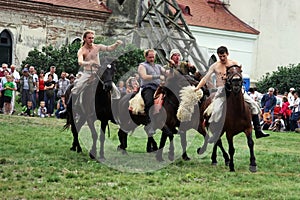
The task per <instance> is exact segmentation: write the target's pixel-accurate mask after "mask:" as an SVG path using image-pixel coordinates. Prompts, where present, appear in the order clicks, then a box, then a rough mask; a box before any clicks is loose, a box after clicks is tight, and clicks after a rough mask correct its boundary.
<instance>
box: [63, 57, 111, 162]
mask: <svg viewBox="0 0 300 200" xmlns="http://www.w3.org/2000/svg"><path fill="white" fill-rule="evenodd" d="M115 72H116V63H115V61H114V60H113V59H112V58H105V59H104V62H103V64H102V65H101V66H100V67H99V69H98V71H97V72H96V73H95V74H93V75H92V78H91V79H93V81H89V82H90V83H88V85H87V86H86V87H85V89H84V91H82V94H79V95H77V97H76V99H82V100H80V102H84V103H80V106H78V105H74V102H73V103H72V98H73V97H72V95H73V94H72V95H71V89H72V87H73V86H71V87H69V88H68V90H67V91H66V102H68V105H67V122H66V124H65V126H64V129H67V128H69V127H70V126H71V131H72V134H73V144H72V147H71V150H73V151H76V150H77V152H81V151H82V148H81V146H80V144H79V140H78V133H79V131H80V129H81V128H82V126H83V125H84V124H85V122H87V124H88V126H89V128H90V130H91V134H92V139H93V144H92V148H91V150H90V152H89V156H90V158H92V159H96V157H97V149H96V143H97V138H98V134H97V131H96V129H95V126H94V122H95V121H96V120H97V119H98V120H100V121H101V129H100V161H102V160H104V159H105V157H104V141H105V130H106V127H107V125H108V121H109V120H111V121H113V122H114V118H113V115H112V108H111V103H112V100H111V90H112V86H113V85H112V84H113V78H114V75H115ZM74 107H76V108H74ZM73 108H74V109H73ZM76 117H78V119H77V120H75V118H76Z"/></svg>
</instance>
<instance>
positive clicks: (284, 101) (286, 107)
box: [279, 96, 291, 131]
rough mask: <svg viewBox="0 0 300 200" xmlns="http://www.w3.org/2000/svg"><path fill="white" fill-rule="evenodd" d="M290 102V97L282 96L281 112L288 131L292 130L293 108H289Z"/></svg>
mask: <svg viewBox="0 0 300 200" xmlns="http://www.w3.org/2000/svg"><path fill="white" fill-rule="evenodd" d="M289 106H290V103H289V101H288V98H287V97H286V96H283V97H282V106H281V110H280V112H279V113H280V114H282V119H283V121H284V124H285V128H286V131H289V130H290V116H291V110H290V109H289Z"/></svg>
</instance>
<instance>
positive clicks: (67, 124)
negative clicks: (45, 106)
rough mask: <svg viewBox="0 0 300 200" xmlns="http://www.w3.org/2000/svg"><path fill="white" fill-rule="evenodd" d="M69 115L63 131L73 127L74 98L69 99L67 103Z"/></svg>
mask: <svg viewBox="0 0 300 200" xmlns="http://www.w3.org/2000/svg"><path fill="white" fill-rule="evenodd" d="M66 113H67V115H66V124H65V125H64V126H63V131H65V130H67V129H69V128H70V126H71V125H72V121H73V120H74V119H73V112H72V97H70V98H69V99H68V102H67V112H66Z"/></svg>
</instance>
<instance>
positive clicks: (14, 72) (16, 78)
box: [10, 65, 20, 114]
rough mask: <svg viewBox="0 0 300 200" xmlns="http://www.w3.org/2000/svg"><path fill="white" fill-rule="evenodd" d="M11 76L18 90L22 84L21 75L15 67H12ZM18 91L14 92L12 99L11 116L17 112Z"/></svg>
mask: <svg viewBox="0 0 300 200" xmlns="http://www.w3.org/2000/svg"><path fill="white" fill-rule="evenodd" d="M10 74H11V75H12V77H13V83H14V84H15V88H16V90H17V89H18V86H19V83H20V74H19V72H18V71H17V70H16V66H15V65H11V66H10ZM16 90H14V91H13V96H12V99H11V111H10V113H11V114H13V113H14V112H15V100H16Z"/></svg>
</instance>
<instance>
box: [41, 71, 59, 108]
mask: <svg viewBox="0 0 300 200" xmlns="http://www.w3.org/2000/svg"><path fill="white" fill-rule="evenodd" d="M55 71H56V67H55V66H51V67H50V71H49V72H47V73H46V74H45V77H44V81H47V80H48V76H49V74H52V76H53V81H54V82H55V86H54V90H53V91H54V99H56V88H57V83H58V76H57V74H56V73H55ZM46 104H47V102H46Z"/></svg>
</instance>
